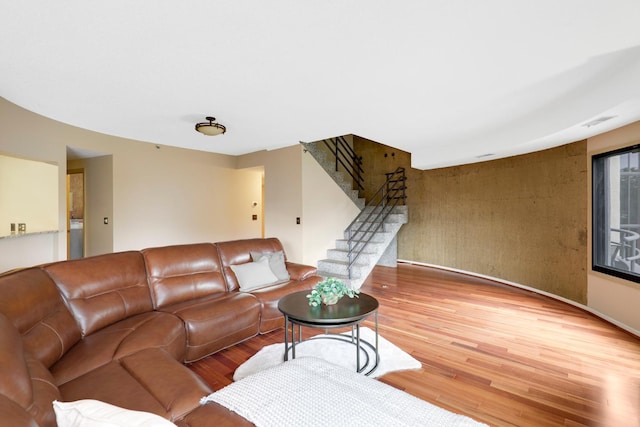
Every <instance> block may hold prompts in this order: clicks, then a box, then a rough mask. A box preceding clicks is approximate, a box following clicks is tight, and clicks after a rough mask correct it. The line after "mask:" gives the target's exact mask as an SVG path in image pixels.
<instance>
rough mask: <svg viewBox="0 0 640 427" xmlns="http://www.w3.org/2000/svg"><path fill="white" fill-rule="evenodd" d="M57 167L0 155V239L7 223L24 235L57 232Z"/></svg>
mask: <svg viewBox="0 0 640 427" xmlns="http://www.w3.org/2000/svg"><path fill="white" fill-rule="evenodd" d="M57 179H58V166H56V165H51V164H48V163H43V162H36V161H33V160H27V159H19V158H16V157H11V156H3V155H0V236H6V235H9V234H10V233H11V226H10V224H11V223H14V224H16V231H17V227H18V223H24V224H26V226H27V232H36V231H45V230H48V231H51V230H57V228H58V187H57V185H56V182H57Z"/></svg>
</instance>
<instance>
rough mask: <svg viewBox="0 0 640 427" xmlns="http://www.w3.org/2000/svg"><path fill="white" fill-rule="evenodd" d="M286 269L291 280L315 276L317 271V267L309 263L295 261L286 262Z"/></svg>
mask: <svg viewBox="0 0 640 427" xmlns="http://www.w3.org/2000/svg"><path fill="white" fill-rule="evenodd" d="M285 264H286V266H287V271H288V272H289V276H291V280H304V279H308V278H309V277H311V276H315V275H316V273H317V272H318V269H317V268H316V267H314V266H311V265H304V264H297V263H295V262H289V261H287V262H286V263H285Z"/></svg>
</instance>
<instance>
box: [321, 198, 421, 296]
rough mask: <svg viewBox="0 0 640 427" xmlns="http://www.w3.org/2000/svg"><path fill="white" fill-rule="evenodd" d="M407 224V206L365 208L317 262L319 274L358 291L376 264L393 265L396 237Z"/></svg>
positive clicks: (394, 262)
mask: <svg viewBox="0 0 640 427" xmlns="http://www.w3.org/2000/svg"><path fill="white" fill-rule="evenodd" d="M407 221H408V212H407V207H406V206H395V207H385V206H368V207H366V208H364V210H363V211H362V212H361V213H360V215H358V217H357V218H356V220H355V221H354V222H353V223H351V225H350V226H349V228H347V230H345V232H344V238H343V239H338V240H336V247H335V249H329V250H328V251H327V258H326V259H322V260H319V261H318V275H319V276H322V277H335V278H337V279H340V280H342V281H343V282H344V283H345V284H346V285H347V286H350V287H351V288H352V289H359V288H360V287H361V286H362V284H363V283H364V281H365V279H366V278H367V276H369V274H370V273H371V271H372V270H373V267H375V266H376V264H380V265H386V266H395V265H396V261H397V249H398V247H397V240H396V235H397V234H398V231H399V230H400V228H401V227H402V225H403V224H406V223H407Z"/></svg>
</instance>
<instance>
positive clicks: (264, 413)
mask: <svg viewBox="0 0 640 427" xmlns="http://www.w3.org/2000/svg"><path fill="white" fill-rule="evenodd" d="M207 402H216V403H218V404H220V405H222V406H224V407H226V408H228V409H230V410H232V411H234V412H236V413H237V414H239V415H241V416H243V417H244V418H246V419H248V420H249V421H251V422H252V423H254V424H255V425H256V426H257V427H282V426H296V427H326V426H332V427H342V426H345V427H372V426H376V427H377V426H380V427H382V426H384V427H396V426H398V427H399V426H404V427H407V426H443V427H444V426H446V427H477V426H484V424H480V423H478V422H476V421H474V420H472V419H471V418H469V417H466V416H463V415H459V414H455V413H453V412H449V411H447V410H445V409H443V408H440V407H438V406H435V405H432V404H431V403H429V402H425V401H424V400H421V399H418V398H417V397H415V396H412V395H410V394H409V393H405V392H403V391H401V390H398V389H396V388H394V387H391V386H390V385H387V384H385V383H383V382H381V381H376V380H374V379H372V378H369V377H366V376H364V375H361V374H358V373H356V372H355V371H352V370H350V369H345V368H343V367H341V366H337V365H334V364H332V363H328V362H326V361H325V360H322V359H318V358H315V357H301V358H299V359H295V360H292V361H289V362H286V363H280V364H279V365H277V366H274V367H272V368H269V369H265V370H264V371H261V372H258V373H256V374H254V375H250V376H248V377H246V378H244V379H242V380H240V381H237V382H234V383H231V384H230V385H228V386H226V387H224V388H223V389H221V390H218V391H217V392H215V393H212V394H210V395H209V396H207V397H204V398H203V399H202V400H201V403H202V404H206V403H207Z"/></svg>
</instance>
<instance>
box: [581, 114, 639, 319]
mask: <svg viewBox="0 0 640 427" xmlns="http://www.w3.org/2000/svg"><path fill="white" fill-rule="evenodd" d="M635 144H640V122H636V123H634V124H631V125H629V126H625V127H623V128H620V129H617V130H614V131H611V132H607V133H604V134H602V135H598V136H596V137H593V138H589V139H588V141H587V151H588V160H587V164H588V166H589V172H590V171H591V157H592V156H593V155H595V154H599V153H604V152H607V151H611V150H615V149H616V148H623V147H628V146H630V145H635ZM589 175H591V174H589ZM590 184H591V183H590V182H588V183H587V188H586V191H587V193H588V195H589V202H588V205H589V206H591V185H590ZM589 223H591V211H590V210H589ZM591 238H592V236H591V230H589V247H591V241H592V240H591ZM586 264H587V265H586V268H587V271H588V274H587V281H588V305H589V307H591V308H593V309H594V310H596V311H598V312H600V313H602V314H604V315H606V316H608V317H609V318H611V319H612V320H614V321H617V322H621V323H622V324H624V325H629V326H631V327H632V328H634V329H635V330H636V331H640V284H638V283H635V282H630V281H627V280H624V279H620V278H617V277H613V276H609V275H606V274H603V273H598V272H595V271H592V270H591V252H589V254H588V257H587V263H586Z"/></svg>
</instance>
